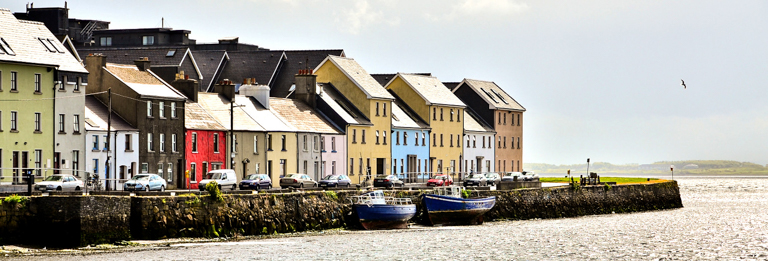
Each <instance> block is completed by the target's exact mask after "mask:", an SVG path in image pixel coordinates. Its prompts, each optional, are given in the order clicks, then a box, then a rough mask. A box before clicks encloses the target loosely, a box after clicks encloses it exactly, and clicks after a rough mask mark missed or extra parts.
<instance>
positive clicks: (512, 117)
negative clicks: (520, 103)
mask: <svg viewBox="0 0 768 261" xmlns="http://www.w3.org/2000/svg"><path fill="white" fill-rule="evenodd" d="M509 117H510V119H509V125H512V126H515V114H513V113H511V112H510V113H509Z"/></svg>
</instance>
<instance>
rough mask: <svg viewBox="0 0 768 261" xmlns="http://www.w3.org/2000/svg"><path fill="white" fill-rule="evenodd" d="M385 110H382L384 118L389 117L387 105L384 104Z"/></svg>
mask: <svg viewBox="0 0 768 261" xmlns="http://www.w3.org/2000/svg"><path fill="white" fill-rule="evenodd" d="M382 106H383V110H382V116H384V117H387V103H386V102H384V103H382Z"/></svg>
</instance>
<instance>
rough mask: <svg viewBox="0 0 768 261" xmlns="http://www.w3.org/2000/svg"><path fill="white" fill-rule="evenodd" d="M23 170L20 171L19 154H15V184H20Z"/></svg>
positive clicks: (15, 152)
mask: <svg viewBox="0 0 768 261" xmlns="http://www.w3.org/2000/svg"><path fill="white" fill-rule="evenodd" d="M20 176H21V170H20V169H19V152H18V151H14V152H13V184H19V177H20Z"/></svg>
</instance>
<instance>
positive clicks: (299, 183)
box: [280, 174, 317, 188]
mask: <svg viewBox="0 0 768 261" xmlns="http://www.w3.org/2000/svg"><path fill="white" fill-rule="evenodd" d="M280 187H282V188H286V187H295V188H303V187H317V182H316V181H314V180H312V178H310V177H309V175H307V174H288V175H287V176H285V177H284V178H281V179H280Z"/></svg>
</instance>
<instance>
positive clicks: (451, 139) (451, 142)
mask: <svg viewBox="0 0 768 261" xmlns="http://www.w3.org/2000/svg"><path fill="white" fill-rule="evenodd" d="M448 141H449V143H450V145H451V148H453V134H451V138H450V139H449V140H448Z"/></svg>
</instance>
